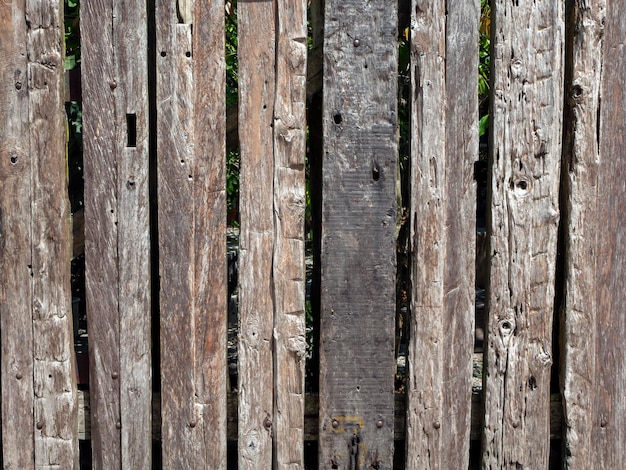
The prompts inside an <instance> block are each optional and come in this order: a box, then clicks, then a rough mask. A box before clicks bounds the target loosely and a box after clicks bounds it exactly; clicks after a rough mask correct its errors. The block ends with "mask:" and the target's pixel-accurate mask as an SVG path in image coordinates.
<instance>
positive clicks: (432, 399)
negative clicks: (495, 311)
mask: <svg viewBox="0 0 626 470" xmlns="http://www.w3.org/2000/svg"><path fill="white" fill-rule="evenodd" d="M479 9H480V6H479V4H478V2H459V3H455V4H454V5H446V2H443V1H439V2H425V3H424V2H414V3H413V7H412V9H411V10H412V15H413V24H414V25H415V27H414V28H413V30H412V36H411V38H412V39H411V59H412V65H411V67H412V74H411V76H412V77H413V83H412V85H413V99H412V107H411V109H412V113H413V115H412V125H411V129H412V138H411V142H412V148H411V153H412V159H411V161H412V176H411V180H412V183H411V187H412V190H411V194H412V200H411V207H412V210H411V231H412V233H411V240H412V271H411V273H412V279H413V286H412V307H411V310H412V314H413V315H412V320H411V342H410V344H409V358H408V359H409V361H408V363H409V376H408V396H407V399H408V407H407V412H408V413H407V459H406V462H407V468H415V469H424V468H442V469H443V468H463V467H467V465H468V461H469V442H470V423H471V396H472V386H471V376H472V355H471V354H472V350H473V338H474V321H473V320H474V318H473V315H472V312H473V309H474V275H473V272H474V269H473V267H474V256H473V252H474V250H473V247H474V243H475V241H474V232H475V217H474V214H475V185H474V183H473V180H472V178H473V162H474V160H476V158H477V154H478V132H477V129H476V122H477V109H478V103H477V95H476V92H475V90H476V86H477V84H476V83H475V81H472V80H474V78H470V77H476V72H475V71H476V68H477V66H478V64H477V59H478V50H477V44H478V38H477V36H478V31H477V25H478V16H479ZM446 12H447V14H446ZM460 312H464V314H463V313H460Z"/></svg>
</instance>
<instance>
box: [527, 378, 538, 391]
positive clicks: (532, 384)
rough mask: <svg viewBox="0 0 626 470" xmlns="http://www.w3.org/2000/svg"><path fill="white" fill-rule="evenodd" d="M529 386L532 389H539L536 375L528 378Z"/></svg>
mask: <svg viewBox="0 0 626 470" xmlns="http://www.w3.org/2000/svg"><path fill="white" fill-rule="evenodd" d="M528 388H530V389H531V390H536V389H537V379H535V377H534V376H532V375H531V376H530V377H529V378H528Z"/></svg>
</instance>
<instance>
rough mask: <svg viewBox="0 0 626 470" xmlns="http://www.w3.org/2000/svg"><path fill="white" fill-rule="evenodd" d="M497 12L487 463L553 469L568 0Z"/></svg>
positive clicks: (505, 4)
mask: <svg viewBox="0 0 626 470" xmlns="http://www.w3.org/2000/svg"><path fill="white" fill-rule="evenodd" d="M491 13H492V25H491V28H492V41H493V55H492V58H491V60H492V61H493V64H494V65H493V95H492V109H491V118H492V119H491V123H492V124H491V132H492V142H493V145H492V149H491V156H490V158H491V167H492V174H491V186H490V205H491V215H490V218H489V220H488V232H489V234H490V257H491V275H490V289H489V294H488V311H489V313H488V315H489V318H488V321H487V338H486V340H487V351H486V369H485V371H486V374H485V376H486V378H485V388H484V390H485V425H484V430H483V466H485V467H499V468H520V467H528V466H532V467H538V468H547V466H548V457H549V449H550V445H549V444H550V422H549V405H550V367H551V364H552V351H551V345H552V319H553V305H554V280H555V260H556V241H557V231H558V221H559V200H558V192H559V172H560V157H561V122H562V110H561V107H560V106H561V103H562V86H563V85H562V82H563V71H562V62H563V60H562V48H563V5H562V3H559V2H551V1H525V0H524V1H522V0H520V1H516V2H509V1H504V0H497V1H495V2H494V3H493V4H492V9H491ZM520 25H524V27H523V28H521V27H520Z"/></svg>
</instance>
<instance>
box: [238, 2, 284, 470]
mask: <svg viewBox="0 0 626 470" xmlns="http://www.w3.org/2000/svg"><path fill="white" fill-rule="evenodd" d="M274 8H275V5H274V4H273V2H241V3H238V5H237V18H238V28H239V29H238V31H239V39H238V40H239V43H238V44H239V47H238V56H239V144H240V155H241V166H240V186H239V201H240V202H239V207H240V222H241V231H240V239H239V260H238V261H239V351H238V352H239V357H238V379H239V384H238V391H239V425H238V426H239V442H238V449H239V458H238V461H239V468H240V469H241V470H244V469H251V470H254V469H257V468H271V467H272V419H273V415H274V411H273V397H274V391H273V383H274V379H273V367H274V362H273V354H272V337H273V328H274V301H273V295H272V294H273V292H272V290H273V287H272V259H273V249H274V208H273V203H274V195H273V190H274V188H273V182H274V150H273V147H274V145H273V144H274V142H273V130H272V127H273V124H274V123H273V118H274V101H275V96H274V90H275V86H276V75H275V74H276V71H275V60H276V50H275V27H276V19H275V10H274Z"/></svg>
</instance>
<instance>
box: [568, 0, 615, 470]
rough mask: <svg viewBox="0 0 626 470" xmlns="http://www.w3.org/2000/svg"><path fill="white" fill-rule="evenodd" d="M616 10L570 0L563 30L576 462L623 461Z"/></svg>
mask: <svg viewBox="0 0 626 470" xmlns="http://www.w3.org/2000/svg"><path fill="white" fill-rule="evenodd" d="M624 13H626V12H625V8H624V5H623V3H621V2H611V1H609V2H606V1H593V2H588V3H587V4H585V5H583V4H580V3H574V4H573V10H572V34H571V36H570V37H569V38H568V39H569V42H568V44H569V46H570V47H571V57H568V59H570V60H571V68H570V69H569V70H570V71H571V72H570V74H571V75H570V76H569V77H568V89H567V92H568V94H569V96H568V104H569V106H568V114H567V116H568V118H569V121H568V127H567V129H566V130H567V132H566V136H567V141H566V143H567V152H566V156H567V157H566V160H565V161H566V163H565V164H567V170H568V171H567V173H566V178H565V181H566V191H565V194H566V198H567V216H566V219H565V220H566V222H567V236H566V240H567V241H566V291H565V303H564V308H563V311H564V317H563V318H564V324H565V328H564V331H565V335H564V340H565V345H564V365H565V368H564V373H563V376H564V380H563V385H564V390H563V398H564V412H565V441H566V443H565V446H566V449H567V451H566V454H565V459H566V463H567V466H568V468H576V469H577V468H591V467H596V468H616V467H620V466H623V462H624V461H626V445H625V442H626V434H625V432H624V427H625V426H626V405H625V403H624V399H623V396H624V392H623V388H624V384H626V359H625V358H626V348H625V346H624V344H625V342H624V339H625V338H626V321H625V315H624V313H625V312H624V301H625V300H626V299H625V298H624V292H625V287H626V275H625V273H624V268H623V263H624V261H623V260H624V257H625V256H626V252H625V248H624V235H625V230H624V228H625V225H624V210H625V209H626V196H625V194H624V183H623V182H624V178H626V166H625V156H626V155H625V152H626V148H625V146H624V141H623V135H624V133H625V131H626V129H625V124H624V123H625V119H626V116H625V115H624V107H625V106H626V94H625V93H624V86H625V83H624V81H625V80H624V77H625V74H626V63H625V62H624V52H623V41H624V35H625V34H626V22H625V21H624Z"/></svg>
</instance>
